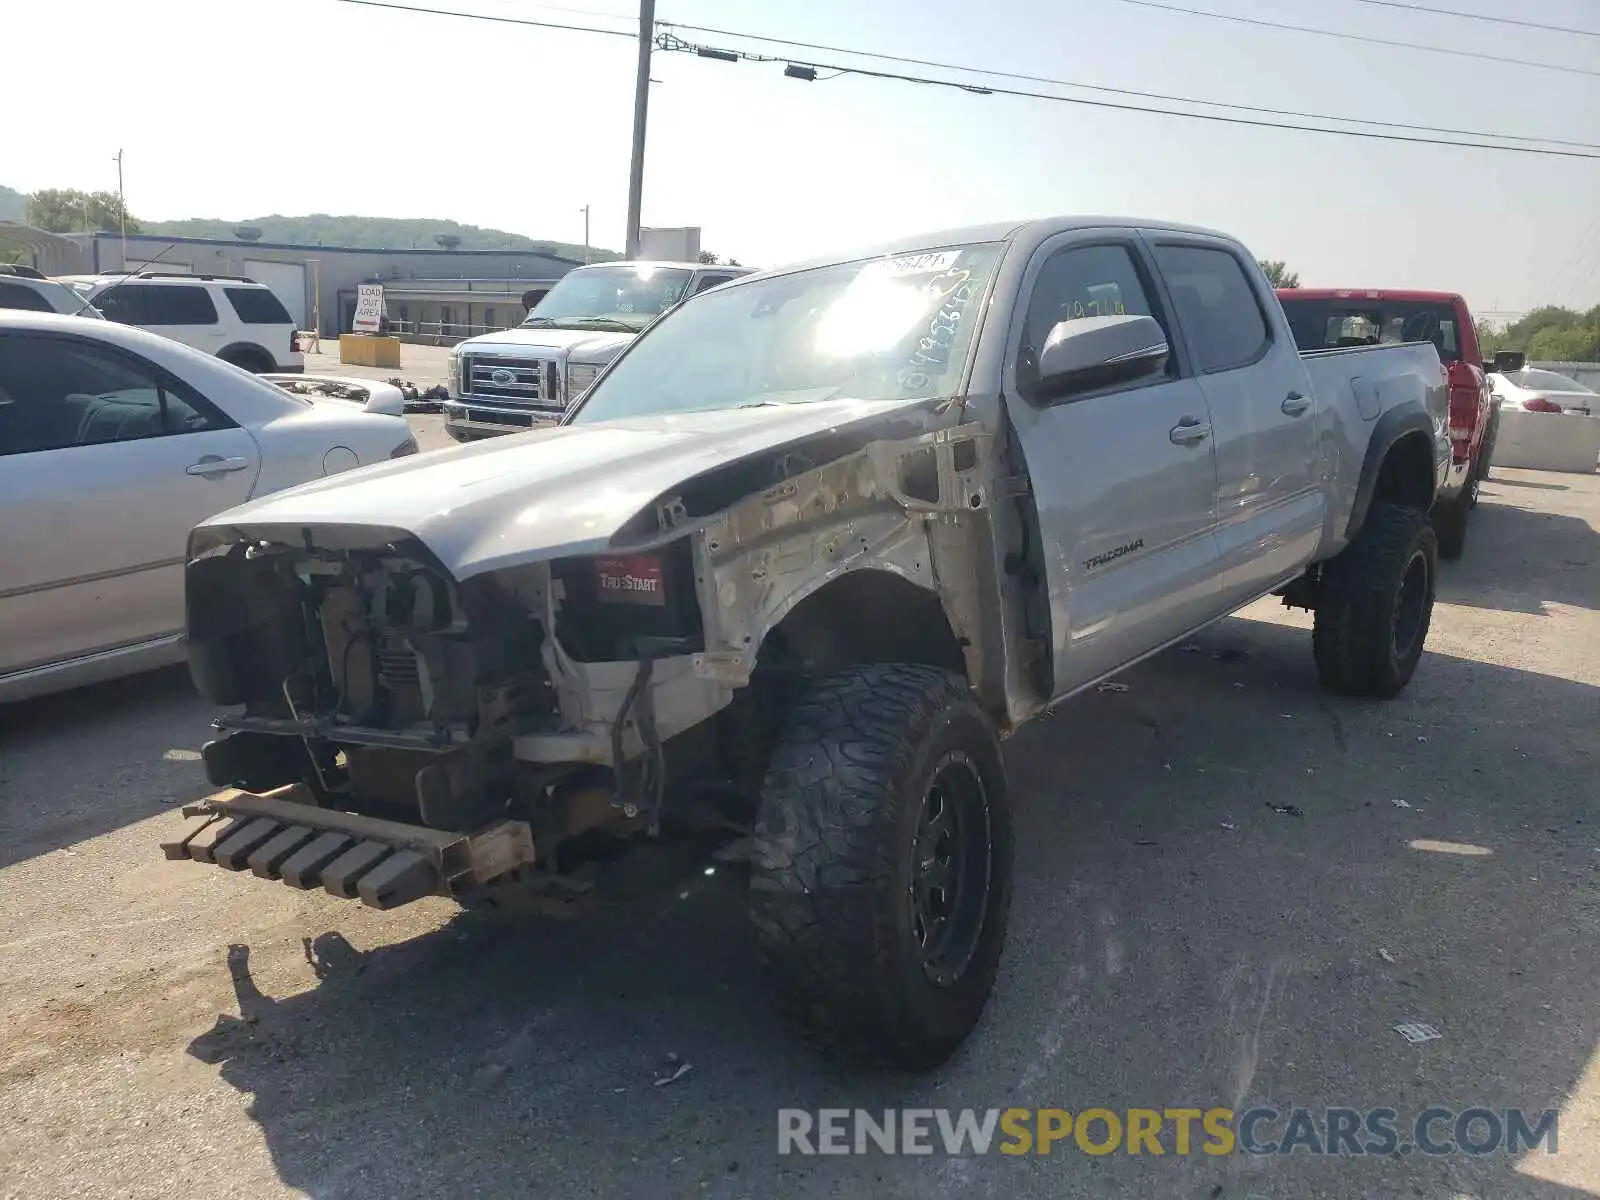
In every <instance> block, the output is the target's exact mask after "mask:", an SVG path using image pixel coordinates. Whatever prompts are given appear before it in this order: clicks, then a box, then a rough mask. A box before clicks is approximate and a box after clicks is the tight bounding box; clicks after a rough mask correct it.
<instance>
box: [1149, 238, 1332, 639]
mask: <svg viewBox="0 0 1600 1200" xmlns="http://www.w3.org/2000/svg"><path fill="white" fill-rule="evenodd" d="M1145 237H1146V238H1147V239H1148V240H1149V242H1150V245H1151V249H1152V252H1153V254H1154V256H1155V260H1156V264H1157V266H1158V267H1159V268H1160V273H1161V278H1162V281H1163V283H1164V284H1165V286H1166V288H1167V293H1168V295H1169V296H1170V297H1171V299H1172V305H1173V310H1174V311H1175V312H1176V313H1177V315H1178V325H1179V327H1180V329H1181V330H1182V331H1183V334H1184V337H1185V338H1186V340H1187V342H1188V348H1189V356H1190V359H1191V361H1192V362H1193V363H1194V366H1195V372H1196V375H1197V377H1198V379H1199V382H1200V387H1201V389H1202V390H1203V391H1204V392H1205V396H1206V404H1207V406H1208V407H1209V408H1210V410H1211V422H1212V426H1213V429H1214V441H1215V445H1216V455H1217V550H1218V553H1219V554H1220V556H1221V567H1222V573H1223V576H1222V589H1223V592H1222V598H1223V600H1224V607H1225V608H1227V609H1230V610H1231V609H1233V608H1236V607H1238V606H1239V605H1241V604H1244V603H1247V602H1248V601H1250V600H1253V599H1254V598H1255V597H1257V596H1259V595H1261V594H1262V593H1264V592H1266V591H1268V590H1270V589H1272V588H1274V587H1276V586H1277V585H1279V584H1280V583H1282V582H1283V581H1284V580H1285V579H1287V578H1289V577H1290V576H1292V575H1294V574H1295V573H1296V572H1297V571H1299V570H1300V569H1301V568H1302V567H1303V566H1304V565H1305V563H1306V562H1307V561H1309V559H1310V558H1311V555H1312V554H1313V553H1315V550H1316V546H1317V543H1318V542H1319V540H1320V539H1321V537H1322V526H1323V519H1324V516H1325V513H1326V509H1327V497H1326V492H1325V491H1324V489H1323V488H1322V486H1321V464H1320V463H1319V462H1318V460H1317V451H1318V445H1319V442H1318V438H1317V421H1318V419H1319V414H1318V412H1317V409H1316V404H1315V398H1314V397H1313V395H1312V394H1311V387H1310V382H1309V380H1308V378H1307V376H1306V371H1305V366H1304V364H1303V363H1302V362H1301V360H1300V353H1299V350H1298V349H1297V348H1296V346H1295V343H1294V339H1293V337H1291V336H1290V335H1289V333H1288V331H1287V327H1286V324H1285V322H1284V321H1283V320H1281V319H1277V311H1278V303H1277V299H1276V297H1274V296H1273V294H1272V293H1271V291H1270V290H1268V289H1267V287H1266V282H1265V280H1264V279H1258V275H1259V272H1257V271H1256V270H1254V269H1253V266H1250V267H1247V266H1246V261H1247V260H1246V259H1245V258H1244V257H1242V256H1241V254H1240V251H1239V249H1238V247H1236V246H1234V245H1232V244H1230V243H1229V242H1227V241H1225V240H1223V239H1219V238H1207V237H1204V236H1201V235H1188V234H1183V235H1180V234H1155V233H1147V234H1146V235H1145Z"/></svg>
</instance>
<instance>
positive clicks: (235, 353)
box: [62, 270, 306, 375]
mask: <svg viewBox="0 0 1600 1200" xmlns="http://www.w3.org/2000/svg"><path fill="white" fill-rule="evenodd" d="M62 282H64V283H69V284H71V285H72V288H73V290H74V291H76V292H77V293H78V294H79V295H80V296H82V297H83V298H84V299H85V300H88V301H89V302H90V303H92V304H93V305H94V306H95V307H96V308H98V309H99V310H100V311H101V312H102V313H104V314H105V316H106V317H107V318H108V319H109V320H112V321H120V322H122V323H123V324H124V325H137V326H138V327H139V328H140V329H148V330H150V331H151V332H152V333H159V334H161V335H162V336H164V337H169V338H171V339H172V340H173V341H175V342H182V343H183V344H184V345H185V346H193V347H194V348H195V349H196V350H200V351H203V352H204V353H206V354H215V355H216V356H217V357H218V358H220V359H222V360H223V361H224V362H231V363H233V364H234V366H237V367H243V368H244V369H245V370H246V371H254V372H255V373H257V374H258V375H259V374H265V373H267V372H270V371H275V372H278V373H280V374H281V373H283V372H299V371H304V370H305V369H306V359H305V355H304V354H302V353H301V351H300V342H299V337H298V335H297V333H296V330H295V327H294V318H293V317H291V316H290V315H289V310H288V309H287V308H285V307H284V306H283V301H281V300H279V299H278V297H277V296H276V295H274V294H273V291H272V289H271V288H269V287H268V286H267V285H266V284H264V283H257V282H256V281H255V280H253V279H249V278H246V277H245V276H243V275H188V274H184V273H182V272H175V271H167V272H163V271H157V270H149V271H141V272H139V273H138V274H137V275H64V276H62Z"/></svg>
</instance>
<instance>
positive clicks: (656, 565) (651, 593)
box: [594, 554, 667, 606]
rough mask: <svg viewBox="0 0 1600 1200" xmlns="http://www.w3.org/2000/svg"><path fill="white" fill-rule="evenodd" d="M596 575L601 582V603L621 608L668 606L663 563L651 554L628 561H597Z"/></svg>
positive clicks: (631, 558) (605, 559)
mask: <svg viewBox="0 0 1600 1200" xmlns="http://www.w3.org/2000/svg"><path fill="white" fill-rule="evenodd" d="M594 566H595V572H596V574H597V575H598V577H599V580H600V599H601V600H606V601H611V602H613V603H621V604H655V605H662V606H664V605H665V604H666V603H667V593H666V589H665V588H664V587H663V586H662V582H661V560H660V559H659V558H655V557H653V556H652V555H649V554H633V555H629V556H627V557H626V558H597V559H595V563H594Z"/></svg>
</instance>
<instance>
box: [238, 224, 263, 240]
mask: <svg viewBox="0 0 1600 1200" xmlns="http://www.w3.org/2000/svg"><path fill="white" fill-rule="evenodd" d="M233 236H234V237H236V238H238V239H239V240H240V241H241V242H259V241H260V240H261V226H259V225H235V226H234V227H233Z"/></svg>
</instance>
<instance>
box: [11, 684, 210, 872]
mask: <svg viewBox="0 0 1600 1200" xmlns="http://www.w3.org/2000/svg"><path fill="white" fill-rule="evenodd" d="M185 715H192V717H193V721H192V728H193V734H192V739H193V740H192V741H189V742H186V743H185V744H184V745H181V746H170V745H166V744H165V743H164V742H163V741H162V739H163V737H167V736H170V729H171V727H172V724H173V720H174V717H175V716H178V717H179V718H180V719H182V717H183V716H185ZM211 715H212V707H211V706H210V705H208V704H206V703H205V701H204V700H202V699H201V697H200V696H199V694H198V693H196V691H195V690H194V685H193V684H192V683H190V681H189V671H188V668H187V667H182V666H179V667H170V668H167V669H165V670H160V671H151V672H148V673H146V674H143V675H135V676H132V677H130V678H128V679H120V680H116V681H114V682H111V683H104V684H98V685H95V686H93V687H85V688H78V689H75V690H73V691H70V692H61V693H58V694H56V695H52V696H42V697H40V698H38V699H36V700H28V701H24V702H22V703H18V704H8V705H3V706H0V831H3V835H4V836H3V837H0V868H3V867H7V866H10V865H11V864H12V863H16V862H21V861H22V860H23V859H27V858H32V857H33V856H34V855H37V854H44V853H47V852H49V851H51V850H54V849H56V848H57V847H59V846H63V845H68V844H70V843H74V842H80V841H83V840H85V839H87V838H92V837H97V836H99V835H100V834H103V833H108V832H110V831H111V830H113V829H120V828H121V827H122V826H124V825H131V824H133V823H134V822H135V821H141V820H143V819H144V818H146V817H148V816H151V815H153V814H154V813H158V812H161V811H163V810H165V809H167V808H170V807H172V806H174V805H177V804H182V803H186V802H188V801H190V800H194V799H197V798H198V797H200V796H202V795H204V794H206V793H207V792H209V791H211V790H212V789H211V788H210V787H209V786H208V785H207V784H206V780H205V775H204V772H203V771H202V769H201V767H200V763H199V762H198V759H199V754H198V751H199V749H200V745H201V743H202V742H203V741H204V740H205V738H206V737H207V736H208V734H207V729H206V721H207V720H208V719H209V718H210V717H211ZM24 747H26V749H27V751H28V753H27V754H23V752H22V751H23V749H24ZM130 764H132V765H130Z"/></svg>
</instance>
